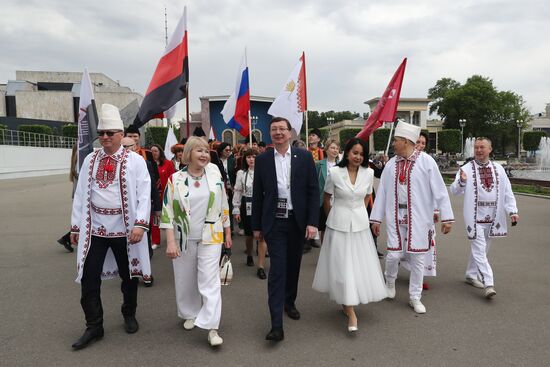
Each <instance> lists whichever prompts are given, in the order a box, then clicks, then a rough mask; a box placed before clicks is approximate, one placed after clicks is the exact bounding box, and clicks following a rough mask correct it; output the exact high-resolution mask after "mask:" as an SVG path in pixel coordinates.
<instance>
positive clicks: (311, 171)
mask: <svg viewBox="0 0 550 367" xmlns="http://www.w3.org/2000/svg"><path fill="white" fill-rule="evenodd" d="M290 129H291V126H290V123H289V122H288V120H287V119H285V118H282V117H275V118H273V119H272V120H271V123H270V135H271V140H272V142H273V145H274V149H273V150H271V149H269V150H267V151H266V152H265V153H263V154H260V155H259V156H258V157H256V164H255V169H254V171H255V172H254V176H255V177H254V192H253V199H252V230H253V231H254V237H255V238H256V239H257V240H260V239H261V238H262V237H263V238H265V240H266V242H267V248H268V251H269V255H270V261H271V267H270V270H269V279H268V283H267V284H268V285H267V289H268V296H269V311H270V313H271V331H270V332H269V333H268V334H267V336H266V339H267V340H273V341H280V340H282V339H284V332H283V309H284V311H285V312H286V313H287V315H288V316H289V317H290V318H292V319H294V320H298V319H299V318H300V312H299V311H298V310H297V309H296V305H295V301H296V296H297V293H298V278H299V275H300V263H301V261H302V251H303V248H304V243H305V240H309V239H312V238H314V237H315V234H316V233H317V225H318V222H319V205H320V204H319V183H318V182H317V174H316V170H315V163H314V162H313V158H312V156H311V154H310V153H309V152H308V151H306V150H303V149H297V148H291V147H290V138H291V133H290Z"/></svg>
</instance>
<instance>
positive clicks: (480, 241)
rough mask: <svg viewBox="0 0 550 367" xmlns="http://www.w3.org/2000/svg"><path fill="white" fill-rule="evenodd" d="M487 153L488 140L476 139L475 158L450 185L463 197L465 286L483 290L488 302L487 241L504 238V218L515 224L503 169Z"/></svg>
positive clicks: (514, 208) (492, 292)
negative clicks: (468, 249)
mask: <svg viewBox="0 0 550 367" xmlns="http://www.w3.org/2000/svg"><path fill="white" fill-rule="evenodd" d="M491 151H492V144H491V141H490V140H489V139H487V138H477V139H476V140H475V143H474V155H475V159H474V160H472V161H471V162H469V163H467V164H465V165H464V166H463V167H462V168H461V169H460V170H459V171H458V172H457V174H456V178H455V180H454V182H453V183H452V185H451V192H452V193H453V194H454V195H464V223H465V225H466V234H467V235H468V239H469V240H470V242H471V253H470V258H469V260H468V266H467V268H466V283H468V284H470V285H472V286H474V287H476V288H483V289H484V294H485V297H487V298H489V299H491V298H493V297H494V296H495V295H496V291H495V288H494V285H495V283H494V280H493V270H492V269H491V265H489V260H488V259H487V253H488V252H489V247H490V245H491V239H492V238H494V237H506V235H507V234H508V229H507V217H508V216H510V218H511V221H512V225H513V226H514V225H515V224H516V223H517V222H518V221H519V215H518V209H517V206H516V198H515V197H514V193H513V192H512V186H511V185H510V180H509V179H508V176H507V175H506V172H505V171H504V168H502V166H501V165H500V164H498V163H496V162H492V161H491V160H490V159H489V155H490V154H491Z"/></svg>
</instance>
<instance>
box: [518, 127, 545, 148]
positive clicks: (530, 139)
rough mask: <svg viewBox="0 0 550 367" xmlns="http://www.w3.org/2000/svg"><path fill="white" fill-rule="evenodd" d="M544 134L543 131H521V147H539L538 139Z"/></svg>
mask: <svg viewBox="0 0 550 367" xmlns="http://www.w3.org/2000/svg"><path fill="white" fill-rule="evenodd" d="M543 136H546V133H545V132H544V131H526V132H524V133H523V149H525V150H527V151H530V152H532V151H535V150H538V149H539V144H540V139H541V138H542V137H543Z"/></svg>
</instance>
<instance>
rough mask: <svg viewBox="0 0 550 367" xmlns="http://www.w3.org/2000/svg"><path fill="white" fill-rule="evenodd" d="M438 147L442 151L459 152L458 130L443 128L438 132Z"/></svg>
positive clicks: (460, 146) (460, 145)
mask: <svg viewBox="0 0 550 367" xmlns="http://www.w3.org/2000/svg"><path fill="white" fill-rule="evenodd" d="M438 145H439V147H438V148H439V149H441V151H442V152H443V153H460V151H461V150H462V149H461V148H462V142H461V139H460V130H458V129H445V130H441V131H440V132H439V134H438Z"/></svg>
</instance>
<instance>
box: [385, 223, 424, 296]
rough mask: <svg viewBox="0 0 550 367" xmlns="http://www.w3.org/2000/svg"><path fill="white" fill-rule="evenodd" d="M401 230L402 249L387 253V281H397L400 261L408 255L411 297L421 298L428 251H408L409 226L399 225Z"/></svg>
mask: <svg viewBox="0 0 550 367" xmlns="http://www.w3.org/2000/svg"><path fill="white" fill-rule="evenodd" d="M399 229H400V232H401V238H402V239H403V242H402V246H401V247H402V248H403V249H402V251H388V253H387V254H386V267H385V269H384V275H385V277H386V282H387V283H395V279H396V278H397V273H398V271H399V262H400V261H401V258H402V257H403V256H406V257H407V259H408V263H409V270H410V272H411V275H410V277H409V297H410V298H411V299H420V298H421V297H422V282H423V281H424V260H425V258H426V253H425V252H421V253H407V252H406V245H407V243H406V241H407V240H406V238H407V226H399Z"/></svg>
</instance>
